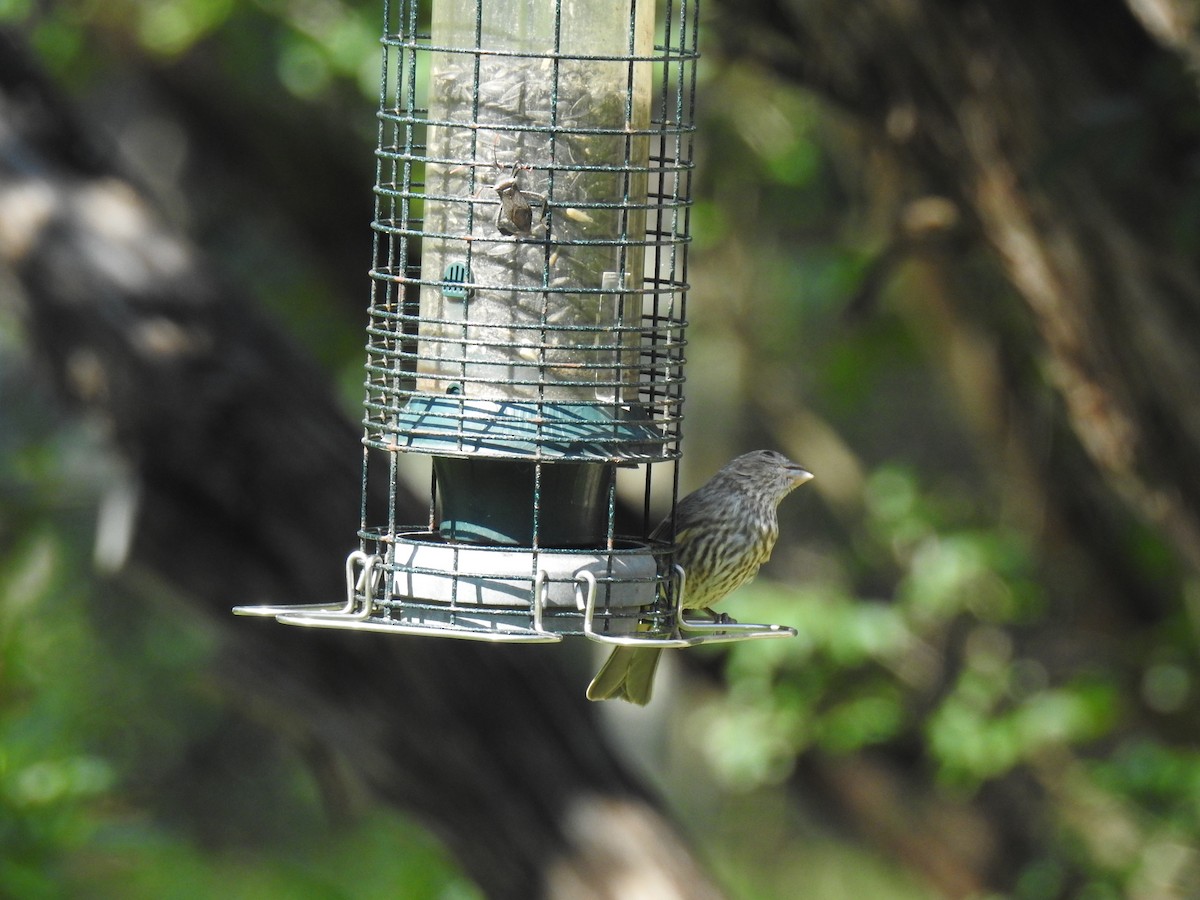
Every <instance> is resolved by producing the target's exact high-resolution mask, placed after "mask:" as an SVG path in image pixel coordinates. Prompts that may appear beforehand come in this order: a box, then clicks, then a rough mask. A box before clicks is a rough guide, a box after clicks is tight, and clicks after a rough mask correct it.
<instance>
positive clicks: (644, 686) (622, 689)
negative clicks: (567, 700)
mask: <svg viewBox="0 0 1200 900" xmlns="http://www.w3.org/2000/svg"><path fill="white" fill-rule="evenodd" d="M812 477H813V476H812V473H811V472H809V471H808V470H807V469H805V468H804V467H803V466H800V465H797V464H796V463H794V462H792V461H791V460H790V459H788V458H787V457H786V456H784V455H783V454H782V453H776V452H775V451H774V450H755V451H754V452H752V453H746V454H743V455H742V456H739V457H737V458H736V459H734V460H733V461H731V462H729V463H726V465H725V466H724V467H723V468H722V469H721V470H720V471H718V472H717V474H716V475H714V476H713V477H712V478H711V479H709V481H708V483H707V484H705V485H704V486H703V487H700V488H698V489H697V490H695V491H693V492H692V493H690V494H688V495H687V496H686V497H684V498H683V499H682V500H680V501H679V504H678V506H677V507H676V508H675V562H676V563H678V564H679V565H680V566H682V567H683V571H684V575H685V578H684V596H683V606H684V607H686V608H688V609H703V610H706V611H708V612H709V613H710V614H712V615H713V616H715V615H716V614H715V613H712V611H711V609H710V607H712V605H713V604H715V603H716V602H717V601H719V600H721V599H722V598H723V597H724V596H725V595H726V594H728V593H730V592H731V591H733V590H735V589H736V588H739V587H741V586H742V585H743V584H745V583H746V582H748V581H750V580H751V579H752V578H753V577H754V576H755V575H757V574H758V569H759V567H760V566H761V565H762V564H763V563H765V562H766V561H767V560H768V559H770V557H771V550H772V549H773V548H774V547H775V539H776V538H777V537H779V518H778V516H777V512H776V511H777V510H778V508H779V504H780V502H781V501H782V500H783V498H784V497H786V496H787V495H788V494H790V493H791V492H792V491H794V490H795V489H796V488H798V487H800V485H802V484H804V482H806V481H808V480H809V479H811V478H812ZM651 537H652V538H655V539H659V540H670V538H671V518H670V517H669V516H668V517H667V518H666V519H664V520H663V521H662V522H660V523H659V525H658V527H657V528H655V529H654V532H653V533H652V534H651ZM661 653H662V649H661V648H657V647H632V646H623V647H616V648H615V649H614V650H613V652H612V653H611V654H610V655H609V657H608V659H607V660H606V661H605V663H604V665H603V666H601V667H600V671H599V672H597V673H596V677H595V678H593V679H592V683H591V684H590V685H588V690H587V695H588V699H589V700H609V699H612V698H614V697H617V698H620V699H621V700H628V701H629V702H631V703H637V704H639V705H642V706H644V705H645V704H647V703H649V702H650V692H651V690H652V689H653V687H654V670H655V669H656V668H657V667H658V658H659V655H660V654H661Z"/></svg>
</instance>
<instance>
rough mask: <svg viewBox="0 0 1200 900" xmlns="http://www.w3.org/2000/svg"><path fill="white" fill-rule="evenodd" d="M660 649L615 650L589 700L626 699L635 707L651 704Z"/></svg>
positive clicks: (594, 683)
mask: <svg viewBox="0 0 1200 900" xmlns="http://www.w3.org/2000/svg"><path fill="white" fill-rule="evenodd" d="M661 655H662V650H661V649H660V648H658V647H615V648H614V649H613V652H612V653H611V654H609V657H608V659H607V660H606V661H605V663H604V665H603V666H601V667H600V671H599V672H597V673H596V677H595V678H593V679H592V683H591V684H589V685H588V689H587V696H588V699H589V700H611V699H613V698H614V697H615V698H617V699H620V700H628V701H629V702H630V703H636V704H638V706H645V705H646V704H647V703H649V702H650V692H651V691H652V690H653V689H654V670H655V669H657V668H658V658H659V656H661Z"/></svg>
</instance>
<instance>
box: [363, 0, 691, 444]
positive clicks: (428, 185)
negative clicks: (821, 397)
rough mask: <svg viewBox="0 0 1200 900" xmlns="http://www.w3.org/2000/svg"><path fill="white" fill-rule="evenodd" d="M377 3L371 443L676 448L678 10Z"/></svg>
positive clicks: (687, 152)
mask: <svg viewBox="0 0 1200 900" xmlns="http://www.w3.org/2000/svg"><path fill="white" fill-rule="evenodd" d="M420 6H421V4H419V3H415V2H408V3H398V4H389V5H388V9H387V15H388V29H387V34H386V36H385V38H384V45H385V48H386V52H385V65H384V76H383V91H382V94H381V96H382V97H383V105H382V107H381V110H380V115H379V119H380V134H379V152H378V156H379V167H378V181H377V189H376V191H377V198H378V202H377V210H376V220H375V228H376V232H377V241H376V257H375V266H374V268H373V270H372V277H373V279H374V287H375V289H374V293H373V296H372V302H371V322H370V326H369V328H368V345H367V353H368V362H367V373H368V378H367V399H366V404H365V409H366V416H365V420H364V424H365V427H366V441H367V443H368V444H369V445H370V446H373V447H376V448H378V449H382V450H386V451H389V452H390V451H394V450H396V449H397V448H400V449H416V450H424V451H428V452H430V453H436V454H437V455H441V456H465V455H472V456H477V455H480V454H483V455H487V456H492V457H508V458H520V459H557V460H578V461H602V460H603V461H611V462H618V461H638V462H642V461H655V460H664V459H669V458H673V457H675V456H677V455H678V441H679V424H680V418H681V410H680V407H681V402H682V392H681V385H682V382H683V375H682V364H683V355H682V354H683V345H684V341H683V319H684V303H685V292H686V288H687V284H686V249H687V241H688V210H689V203H690V199H689V197H690V173H691V151H692V127H693V126H692V96H693V84H694V75H695V60H696V57H697V53H696V35H695V20H694V10H689V9H688V7H687V6H686V5H680V4H676V3H668V4H666V7H665V10H664V13H665V19H664V20H663V25H662V28H661V31H660V33H659V35H658V40H657V41H656V39H655V19H654V14H655V6H654V4H653V3H648V2H641V3H637V2H632V0H631V2H629V3H627V4H626V8H625V9H622V8H621V4H613V3H611V2H596V0H590V2H587V0H557V2H553V0H549V2H548V0H542V2H533V0H524V2H509V3H503V2H502V3H497V2H492V3H484V2H443V3H439V4H438V5H437V6H436V7H434V9H433V11H432V16H431V21H430V28H429V30H428V31H424V30H422V24H421V23H422V17H421V15H420V14H419V13H420V10H419V7H420Z"/></svg>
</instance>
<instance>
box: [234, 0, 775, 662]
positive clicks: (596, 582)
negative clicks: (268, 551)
mask: <svg viewBox="0 0 1200 900" xmlns="http://www.w3.org/2000/svg"><path fill="white" fill-rule="evenodd" d="M384 18H385V29H384V36H383V48H384V51H383V71H382V81H381V88H380V109H379V145H378V152H377V161H378V162H377V181H376V214H375V222H374V230H375V240H374V262H373V267H372V270H371V284H372V293H371V305H370V312H369V317H370V320H369V324H368V327H367V362H366V398H365V402H364V419H363V425H364V437H363V444H364V446H365V449H364V469H363V471H364V476H363V479H364V485H363V514H362V523H361V528H360V532H359V538H360V545H359V548H358V549H357V550H355V551H354V552H352V553H351V554H350V556H349V558H348V559H347V562H346V579H347V598H346V602H345V604H344V605H342V606H337V607H320V608H314V607H308V608H296V607H273V608H272V607H254V608H245V607H243V608H241V609H240V610H239V611H241V612H245V613H254V614H259V615H274V616H276V617H277V618H279V620H280V621H283V622H287V623H290V624H303V625H321V626H326V627H342V628H358V629H366V630H383V631H398V632H401V633H421V634H439V635H446V636H452V637H465V638H474V639H483V640H505V641H552V640H559V639H560V638H561V636H562V635H563V634H572V633H580V634H586V635H587V636H588V637H591V638H593V639H596V640H601V641H609V642H614V643H655V644H658V645H662V646H686V645H688V644H692V643H698V642H700V641H702V640H734V639H739V638H742V637H752V636H758V635H759V634H762V635H765V636H771V635H774V634H778V633H780V632H779V629H777V628H776V627H775V626H740V627H739V626H737V625H736V623H734V624H730V623H729V622H720V623H714V624H710V625H704V624H697V623H689V622H686V621H685V620H684V618H683V615H682V610H681V597H682V588H683V581H684V578H685V573H684V572H682V570H681V569H679V567H677V566H675V565H674V562H673V558H672V554H673V546H672V545H671V544H670V543H669V541H667V540H662V539H660V538H661V537H662V535H661V534H658V533H655V532H654V529H653V524H654V523H653V521H651V519H650V516H649V512H650V507H651V495H652V489H651V488H652V473H653V471H654V470H655V468H657V467H659V466H660V464H664V463H665V464H667V467H668V468H669V470H670V472H671V475H670V482H669V484H670V494H671V497H672V513H673V509H674V498H675V496H676V494H677V485H678V478H677V460H678V457H679V444H680V437H681V435H680V427H681V423H682V403H683V393H682V389H683V381H684V377H683V366H684V358H683V351H684V345H685V341H684V325H685V308H686V293H687V248H688V242H689V234H688V226H689V210H690V206H691V199H690V191H691V172H692V135H693V99H694V91H695V77H696V61H697V58H698V53H697V45H696V19H697V4H696V2H695V0H691V2H678V0H663V2H659V3H657V4H656V3H654V2H647V0H439V2H437V3H436V5H431V4H429V3H428V2H419V0H400V2H385V3H384ZM379 451H382V453H381V454H379ZM377 454H379V456H380V458H382V460H383V461H384V462H383V465H384V466H385V468H386V475H385V474H384V473H383V472H380V471H379V470H378V468H377V465H378V460H377V458H376V456H377ZM421 457H427V458H429V459H430V460H431V461H432V479H431V482H430V483H431V485H432V486H431V489H430V498H429V514H428V520H427V521H426V522H423V523H420V524H412V523H404V522H402V521H399V520H398V513H397V492H398V485H400V484H401V483H402V481H403V478H402V475H403V472H402V468H403V467H402V464H401V460H402V458H409V459H412V458H421ZM618 470H622V472H624V473H627V474H633V475H641V476H642V477H643V478H644V484H643V486H642V495H641V496H642V501H641V503H640V506H641V515H640V519H638V517H637V516H636V515H634V516H633V517H632V518H633V519H634V520H636V521H633V522H632V524H631V525H626V526H625V527H624V530H622V529H620V528H618V521H619V520H620V518H621V516H620V515H619V512H620V509H621V508H622V506H623V504H622V503H621V502H620V500H619V498H618V493H617V485H618V481H619V480H621V479H619V478H618ZM372 473H374V475H372ZM373 477H374V478H379V477H386V481H387V484H388V493H389V496H388V504H387V509H386V510H375V509H374V508H373V507H372V503H371V502H369V501H370V498H371V497H372V495H373V493H374V492H373V491H372V490H371V488H370V485H371V484H372V483H373V482H372V478H373ZM634 505H639V504H636V503H635V504H634Z"/></svg>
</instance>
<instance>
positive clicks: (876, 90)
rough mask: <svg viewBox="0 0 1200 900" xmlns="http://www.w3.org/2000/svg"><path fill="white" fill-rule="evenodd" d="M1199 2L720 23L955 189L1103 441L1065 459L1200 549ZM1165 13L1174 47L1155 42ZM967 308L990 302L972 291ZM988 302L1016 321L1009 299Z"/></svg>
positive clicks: (922, 6)
mask: <svg viewBox="0 0 1200 900" xmlns="http://www.w3.org/2000/svg"><path fill="white" fill-rule="evenodd" d="M1131 10H1134V11H1136V12H1138V13H1140V14H1143V15H1144V16H1146V17H1147V18H1145V19H1139V18H1136V17H1135V16H1134V15H1133V13H1131ZM1189 10H1192V6H1190V5H1178V4H1175V3H1172V2H1169V0H1165V2H1163V3H1158V4H1150V3H1140V2H1135V0H1130V2H1129V4H1128V8H1127V6H1126V5H1125V4H1123V3H1120V2H1117V0H1106V2H1101V3H1073V2H1058V3H1040V2H1032V0H1030V2H1000V0H995V2H979V0H976V2H968V3H957V2H949V0H945V2H937V0H925V2H919V3H914V2H911V0H866V2H862V3H855V4H853V7H852V8H847V6H846V5H845V4H843V3H837V2H826V0H775V2H750V3H736V4H735V3H726V4H724V5H723V7H722V8H721V10H720V13H721V14H720V16H719V24H720V27H719V28H716V29H714V30H713V33H714V34H715V35H717V36H718V38H719V40H720V42H721V46H722V48H723V50H724V52H726V53H728V54H730V55H731V56H745V57H749V58H751V59H755V60H757V61H759V62H761V63H763V64H765V65H767V66H769V67H771V68H772V69H773V70H774V71H776V72H777V73H779V74H780V75H781V76H783V77H785V78H789V79H792V80H795V81H797V82H798V83H800V84H803V85H805V86H806V87H809V88H811V89H812V90H814V91H815V92H817V93H818V94H821V95H823V96H825V97H826V98H828V99H829V100H831V101H832V102H834V103H836V104H838V105H840V106H842V107H843V108H845V109H847V110H849V111H850V112H852V113H854V114H855V115H856V116H857V117H858V118H859V120H860V121H861V122H862V123H863V126H864V130H865V131H866V132H867V133H868V134H869V135H870V137H871V138H872V139H873V142H874V144H875V146H878V147H882V148H886V149H887V150H889V151H890V152H891V153H892V155H893V157H894V159H895V160H896V161H897V162H898V164H899V165H900V167H901V169H902V171H903V172H904V174H905V176H906V177H907V188H908V191H909V198H908V199H909V200H911V201H919V200H921V199H922V198H924V197H927V196H929V195H933V196H937V197H942V198H947V199H949V200H950V201H951V202H952V203H953V204H954V208H955V210H956V214H957V219H958V220H960V221H961V222H963V223H965V228H966V230H967V231H969V233H970V235H971V236H973V237H974V238H975V239H976V240H978V241H980V242H983V243H985V244H986V245H987V246H988V247H989V248H990V249H991V250H992V251H993V253H994V255H995V259H996V260H997V262H998V263H999V265H1000V266H1001V267H1002V268H1003V271H1004V272H1005V274H1006V275H1007V277H1008V279H1009V281H1010V283H1011V285H1012V287H1013V288H1014V290H1015V292H1016V293H1017V294H1018V295H1019V296H1020V298H1021V299H1022V300H1023V301H1024V302H1025V304H1026V306H1027V308H1028V311H1029V313H1030V316H1031V320H1032V322H1033V324H1034V326H1035V327H1036V330H1037V334H1038V336H1039V337H1040V343H1039V345H1038V348H1037V350H1036V351H1034V352H1032V353H1031V352H1030V351H1029V350H1028V349H1023V352H1024V353H1025V354H1026V356H1027V358H1026V359H1025V360H1020V362H1022V363H1028V361H1029V360H1028V357H1031V356H1038V357H1040V359H1039V364H1040V366H1041V370H1042V372H1044V373H1045V374H1046V375H1047V376H1048V378H1049V380H1050V382H1051V383H1052V385H1053V386H1054V388H1055V389H1056V391H1057V393H1058V395H1059V397H1060V399H1061V402H1062V409H1063V412H1064V414H1065V421H1066V422H1067V423H1068V424H1069V426H1070V428H1071V430H1072V431H1073V433H1074V435H1075V437H1076V440H1077V441H1078V445H1079V447H1081V448H1082V449H1083V450H1084V451H1085V453H1086V456H1087V460H1088V461H1089V462H1090V465H1085V466H1084V467H1082V469H1081V468H1080V467H1078V466H1075V465H1071V466H1065V467H1064V468H1063V470H1062V471H1055V472H1053V473H1052V477H1053V479H1054V480H1058V479H1060V478H1065V479H1066V481H1065V483H1066V484H1069V485H1075V486H1077V487H1080V488H1085V490H1084V493H1085V494H1091V493H1092V492H1093V491H1092V489H1091V488H1092V487H1093V486H1094V482H1095V480H1096V479H1097V478H1101V479H1103V481H1104V485H1105V488H1106V489H1107V490H1108V491H1110V492H1111V493H1112V494H1113V495H1114V496H1115V497H1118V498H1120V500H1121V501H1122V502H1123V503H1125V504H1128V506H1129V507H1130V508H1131V509H1133V510H1134V511H1136V513H1137V514H1138V515H1139V516H1141V517H1142V518H1143V519H1144V520H1145V521H1146V522H1147V523H1148V524H1149V525H1151V526H1152V527H1154V528H1155V529H1157V530H1159V531H1160V532H1161V533H1162V534H1163V535H1164V536H1165V537H1166V538H1167V539H1168V540H1169V541H1170V542H1171V544H1172V546H1173V547H1174V548H1175V550H1176V551H1177V552H1178V553H1179V555H1180V556H1181V557H1182V558H1183V559H1185V560H1186V561H1187V562H1188V563H1189V565H1191V566H1192V567H1193V568H1200V469H1198V468H1197V467H1196V466H1195V465H1193V464H1192V460H1194V459H1195V458H1196V452H1197V450H1198V449H1200V404H1198V403H1197V402H1196V385H1198V384H1200V346H1198V345H1197V342H1196V341H1195V337H1196V335H1197V334H1198V333H1200V277H1198V275H1200V273H1198V272H1197V266H1196V252H1195V249H1196V240H1197V238H1198V237H1200V206H1198V204H1197V201H1198V200H1200V187H1198V186H1197V183H1196V179H1195V165H1196V156H1195V154H1196V147H1197V137H1200V135H1198V133H1197V124H1196V123H1197V116H1196V113H1197V103H1196V95H1195V81H1194V80H1193V78H1192V76H1191V75H1190V74H1189V73H1188V71H1187V67H1186V65H1185V63H1188V62H1190V58H1188V52H1185V51H1188V48H1191V47H1192V46H1194V44H1195V34H1194V33H1193V32H1192V31H1191V30H1189V26H1188V23H1190V21H1191V16H1190V14H1185V13H1188V11H1189ZM1154 11H1157V12H1156V14H1155V16H1154V17H1153V18H1150V13H1151V12H1154ZM1151 21H1152V22H1156V23H1161V27H1160V28H1159V29H1157V30H1158V32H1159V33H1160V34H1165V35H1166V36H1168V37H1170V38H1171V39H1172V40H1173V45H1172V46H1169V47H1165V48H1164V47H1163V46H1161V45H1159V44H1157V43H1156V42H1155V37H1156V35H1155V34H1151V33H1148V31H1147V29H1146V27H1144V23H1145V22H1151ZM1177 47H1178V48H1180V49H1179V51H1178V52H1177V50H1176V48H1177ZM1181 57H1183V58H1181ZM907 224H908V226H909V227H910V228H916V229H918V230H919V228H920V227H921V223H913V222H911V221H909V222H908V223H907ZM933 224H934V227H935V228H936V225H937V223H933ZM904 237H906V238H908V239H910V240H911V239H912V238H914V237H916V238H919V237H920V234H915V235H914V234H908V235H904ZM955 314H957V315H961V316H964V317H966V316H969V315H972V313H971V310H970V307H969V306H968V305H966V304H963V307H962V309H960V310H956V311H955ZM982 322H983V324H985V325H986V326H987V327H988V328H989V329H996V330H998V329H1001V328H1003V327H1004V319H1003V317H1002V316H994V317H991V318H987V319H983V320H982ZM1008 323H1009V324H1008V329H1009V331H1008V333H1007V334H1006V333H999V334H998V337H999V338H1000V340H1001V342H1002V344H1001V347H1002V349H1007V348H1022V345H1023V344H1027V342H1026V341H1024V334H1023V333H1022V332H1020V331H1019V330H1018V329H1019V328H1020V327H1021V326H1022V324H1023V323H1022V322H1021V321H1020V319H1019V318H1018V317H1010V318H1009V319H1008ZM1016 352H1022V351H1014V354H1015V353H1016ZM1040 374H1041V373H1030V372H1020V371H1016V370H1014V371H1013V372H1011V378H1012V379H1013V380H1010V385H1009V386H1010V388H1011V389H1012V390H1013V392H1014V394H1015V395H1016V396H1017V397H1018V398H1020V399H1028V398H1027V397H1025V394H1026V393H1027V390H1028V389H1027V388H1026V387H1024V386H1022V385H1021V384H1020V383H1018V382H1017V381H1016V380H1015V379H1016V378H1019V377H1026V378H1031V377H1034V376H1035V375H1040ZM1017 415H1018V416H1019V415H1020V412H1018V413H1017ZM1064 461H1065V460H1064Z"/></svg>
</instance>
